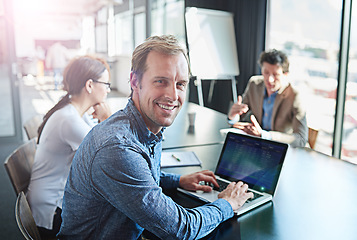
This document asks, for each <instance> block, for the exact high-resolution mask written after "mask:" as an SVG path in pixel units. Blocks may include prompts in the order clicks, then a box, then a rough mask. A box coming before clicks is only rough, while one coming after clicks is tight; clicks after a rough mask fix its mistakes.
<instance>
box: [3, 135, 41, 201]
mask: <svg viewBox="0 0 357 240" xmlns="http://www.w3.org/2000/svg"><path fill="white" fill-rule="evenodd" d="M35 153H36V139H35V138H33V139H31V140H30V141H28V142H26V143H24V144H23V145H21V146H20V147H18V148H17V149H16V150H15V151H14V152H12V153H11V154H10V156H9V157H7V158H6V160H5V163H4V166H5V169H6V171H7V174H8V175H9V178H10V180H11V183H12V186H13V187H14V189H15V193H16V195H18V194H19V193H20V192H27V187H28V185H29V183H30V178H31V170H32V165H33V161H34V158H35Z"/></svg>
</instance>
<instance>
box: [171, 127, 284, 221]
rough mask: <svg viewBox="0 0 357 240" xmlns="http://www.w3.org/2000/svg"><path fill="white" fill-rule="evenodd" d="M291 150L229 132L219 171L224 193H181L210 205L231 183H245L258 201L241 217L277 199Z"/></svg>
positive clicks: (240, 211) (251, 201)
mask: <svg viewBox="0 0 357 240" xmlns="http://www.w3.org/2000/svg"><path fill="white" fill-rule="evenodd" d="M287 150H288V144H286V143H281V142H276V141H272V140H266V139H262V138H258V137H253V136H249V135H245V134H239V133H234V132H228V133H227V136H226V139H225V142H224V145H223V148H222V151H221V155H220V157H219V161H218V163H217V166H216V170H215V175H216V178H217V182H218V184H219V185H220V189H215V188H214V190H212V191H211V192H209V193H206V192H203V191H197V192H191V191H187V190H184V189H181V188H178V190H179V191H180V192H183V193H185V194H188V195H190V196H193V197H195V198H198V199H200V200H202V201H204V202H207V203H209V202H213V201H215V200H217V199H218V194H219V192H220V191H223V189H224V188H225V187H226V186H227V185H228V184H229V183H230V182H232V181H235V182H236V181H243V182H244V183H247V184H248V185H249V190H248V191H251V192H253V194H254V198H253V199H248V201H247V202H246V203H245V204H244V205H243V206H242V207H240V208H239V209H238V210H237V211H235V214H237V215H241V214H243V213H245V212H247V211H249V210H251V209H254V208H256V207H258V206H261V205H262V204H264V203H266V202H269V201H271V200H272V199H273V196H274V193H275V190H276V188H277V184H278V180H279V176H280V173H281V169H282V167H283V163H284V159H285V156H286V153H287Z"/></svg>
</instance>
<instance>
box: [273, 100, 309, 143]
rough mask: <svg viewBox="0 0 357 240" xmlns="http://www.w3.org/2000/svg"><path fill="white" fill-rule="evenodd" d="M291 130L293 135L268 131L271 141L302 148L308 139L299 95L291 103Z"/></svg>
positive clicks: (304, 111)
mask: <svg viewBox="0 0 357 240" xmlns="http://www.w3.org/2000/svg"><path fill="white" fill-rule="evenodd" d="M290 111H291V112H292V115H293V117H292V124H291V126H292V129H293V133H292V134H288V133H283V132H277V131H270V134H271V136H272V139H273V140H275V141H281V142H286V143H289V144H290V145H291V146H292V147H304V146H305V145H306V142H307V138H308V127H307V121H306V110H305V107H304V106H303V104H302V102H301V100H300V98H299V94H296V96H295V99H294V101H293V105H292V109H291V110H290Z"/></svg>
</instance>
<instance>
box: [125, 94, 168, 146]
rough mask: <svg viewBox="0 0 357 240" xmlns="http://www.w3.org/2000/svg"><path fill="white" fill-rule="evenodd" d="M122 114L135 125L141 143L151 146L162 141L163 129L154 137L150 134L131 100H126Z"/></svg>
mask: <svg viewBox="0 0 357 240" xmlns="http://www.w3.org/2000/svg"><path fill="white" fill-rule="evenodd" d="M124 112H125V113H126V114H128V116H129V118H130V120H131V122H132V123H133V124H134V125H135V128H136V129H137V132H138V137H139V138H140V139H142V141H143V142H145V143H147V144H149V145H152V144H156V143H158V142H160V141H161V140H162V134H163V131H164V129H165V128H162V129H161V131H160V132H158V133H157V134H156V135H155V134H154V133H153V132H151V131H150V130H149V129H148V128H147V127H146V124H145V122H144V119H143V117H142V116H141V114H140V112H139V110H138V109H137V108H136V107H135V105H134V102H133V100H132V99H131V98H129V100H128V104H127V105H126V107H125V109H124Z"/></svg>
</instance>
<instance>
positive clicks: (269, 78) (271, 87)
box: [262, 62, 287, 96]
mask: <svg viewBox="0 0 357 240" xmlns="http://www.w3.org/2000/svg"><path fill="white" fill-rule="evenodd" d="M262 74H263V77H264V83H265V88H266V90H267V92H268V94H269V96H270V95H271V94H272V93H274V92H276V91H278V90H279V89H280V88H281V85H282V81H283V80H284V78H285V76H286V75H287V73H283V68H282V67H281V66H280V65H278V64H275V65H272V64H270V63H267V62H263V65H262Z"/></svg>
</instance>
